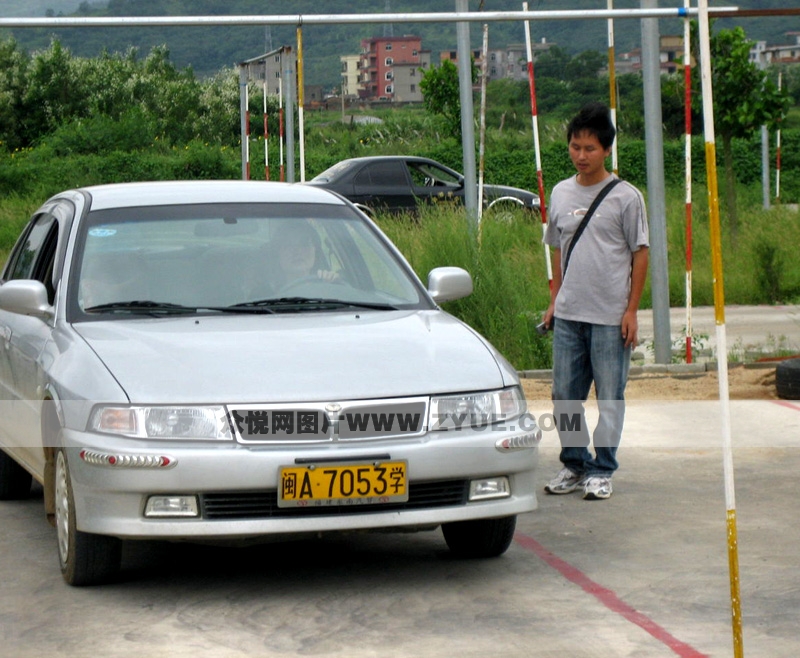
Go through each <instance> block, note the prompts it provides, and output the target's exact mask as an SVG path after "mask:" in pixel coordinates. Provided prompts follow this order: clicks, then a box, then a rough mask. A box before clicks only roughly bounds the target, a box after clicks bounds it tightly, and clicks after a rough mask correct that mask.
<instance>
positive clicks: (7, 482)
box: [0, 450, 32, 500]
mask: <svg viewBox="0 0 800 658" xmlns="http://www.w3.org/2000/svg"><path fill="white" fill-rule="evenodd" d="M31 481H32V478H31V474H30V473H28V471H26V470H25V469H24V468H22V466H20V465H19V464H17V462H15V461H14V460H13V459H12V458H11V457H9V456H8V455H7V454H6V453H5V452H3V451H2V450H0V500H22V499H24V498H27V497H28V496H29V495H30V493H31Z"/></svg>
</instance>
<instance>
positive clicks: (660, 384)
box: [522, 366, 778, 400]
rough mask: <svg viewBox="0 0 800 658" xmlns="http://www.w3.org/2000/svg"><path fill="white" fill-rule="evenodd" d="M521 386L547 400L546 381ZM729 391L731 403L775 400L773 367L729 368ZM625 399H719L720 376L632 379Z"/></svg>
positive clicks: (534, 396) (531, 396)
mask: <svg viewBox="0 0 800 658" xmlns="http://www.w3.org/2000/svg"><path fill="white" fill-rule="evenodd" d="M522 387H523V389H524V391H525V397H526V398H527V399H529V400H547V399H549V398H550V387H551V381H550V380H549V379H523V380H522ZM728 389H729V397H730V399H731V400H772V399H777V397H778V394H777V392H776V390H775V368H745V367H743V366H735V367H730V368H729V369H728ZM625 397H626V399H628V400H718V399H719V377H718V375H717V373H716V372H706V373H700V374H648V375H637V376H632V377H631V378H630V379H629V380H628V387H627V388H626V389H625Z"/></svg>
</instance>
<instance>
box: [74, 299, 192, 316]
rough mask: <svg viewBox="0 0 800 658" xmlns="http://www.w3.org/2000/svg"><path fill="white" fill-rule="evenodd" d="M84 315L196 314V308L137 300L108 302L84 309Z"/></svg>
mask: <svg viewBox="0 0 800 658" xmlns="http://www.w3.org/2000/svg"><path fill="white" fill-rule="evenodd" d="M84 311H85V312H86V313H113V312H116V311H128V312H130V313H196V312H197V307H196V306H184V305H183V304H173V303H171V302H154V301H152V300H149V299H137V300H133V301H129V302H109V303H107V304H97V305H96V306H90V307H89V308H86V309H84Z"/></svg>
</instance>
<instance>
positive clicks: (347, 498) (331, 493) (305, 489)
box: [278, 461, 408, 507]
mask: <svg viewBox="0 0 800 658" xmlns="http://www.w3.org/2000/svg"><path fill="white" fill-rule="evenodd" d="M407 468H408V464H407V463H406V462H404V461H392V462H374V463H361V464H309V465H308V466H284V467H282V468H281V470H280V484H279V489H278V507H325V506H331V505H375V504H379V503H397V502H403V501H406V500H408V478H407V473H406V471H407Z"/></svg>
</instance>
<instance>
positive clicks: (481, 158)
mask: <svg viewBox="0 0 800 658" xmlns="http://www.w3.org/2000/svg"><path fill="white" fill-rule="evenodd" d="M488 57H489V24H488V23H484V24H483V52H482V57H481V109H480V114H481V122H480V135H479V145H478V223H479V224H480V221H481V218H482V217H483V170H484V152H485V148H486V82H487V80H486V71H487V69H488V65H487V61H486V60H487V59H488Z"/></svg>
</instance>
